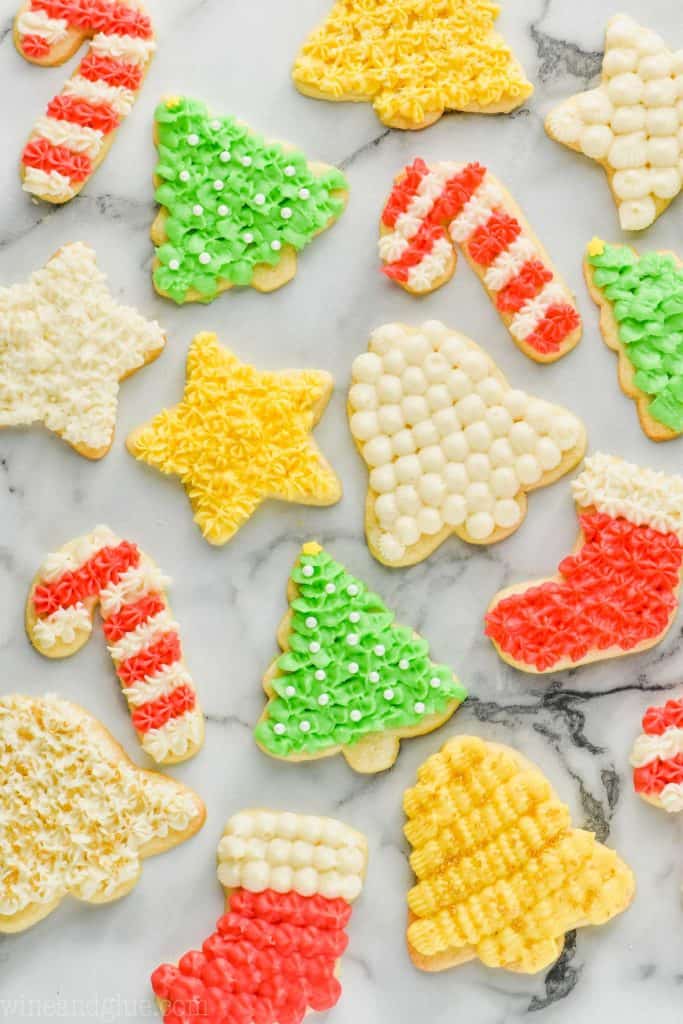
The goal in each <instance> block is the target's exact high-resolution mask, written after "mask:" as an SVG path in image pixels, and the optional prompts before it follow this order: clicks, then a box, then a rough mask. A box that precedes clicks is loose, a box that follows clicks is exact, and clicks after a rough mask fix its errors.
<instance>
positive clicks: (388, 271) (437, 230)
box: [382, 220, 446, 281]
mask: <svg viewBox="0 0 683 1024" xmlns="http://www.w3.org/2000/svg"><path fill="white" fill-rule="evenodd" d="M445 237H446V231H445V229H444V228H443V227H442V226H441V225H440V224H432V223H430V221H427V220H426V221H425V222H424V223H423V224H422V226H421V227H420V230H419V231H418V233H417V234H416V235H415V237H414V238H413V239H412V240H411V242H410V244H409V246H408V248H407V249H406V250H405V252H404V253H403V255H402V256H401V258H400V260H396V261H395V262H394V263H387V265H386V266H385V267H382V273H383V274H384V275H385V276H386V277H390V278H391V279H392V280H394V281H407V280H408V273H409V271H410V268H411V267H415V266H417V264H418V263H421V262H422V260H423V259H424V258H425V256H427V255H428V253H430V252H431V251H432V249H433V248H434V243H435V242H436V241H437V240H438V239H439V238H445Z"/></svg>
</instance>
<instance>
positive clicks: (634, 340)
mask: <svg viewBox="0 0 683 1024" xmlns="http://www.w3.org/2000/svg"><path fill="white" fill-rule="evenodd" d="M584 270H585V274H586V280H587V282H588V287H589V289H590V293H591V295H592V296H593V299H594V300H595V302H596V303H597V304H598V305H599V306H600V310H601V315H600V328H601V330H602V335H603V337H604V339H605V341H606V343H607V345H609V347H610V348H611V349H613V350H614V351H615V352H617V353H618V355H619V383H620V385H621V387H622V389H623V391H624V392H625V393H626V394H627V395H628V396H629V397H630V398H633V399H635V401H636V404H637V408H638V417H639V419H640V423H641V426H642V428H643V430H644V431H645V433H646V434H647V436H648V437H650V438H652V439H653V440H654V441H668V440H669V439H670V438H673V437H678V436H679V435H680V434H682V433H683V266H682V265H681V263H680V261H679V260H678V258H677V257H676V256H675V254H674V253H670V252H647V253H645V254H644V255H642V256H640V255H639V254H638V253H637V252H636V250H635V249H632V248H631V247H630V246H628V245H608V244H607V243H606V242H603V241H602V239H600V238H594V239H593V240H592V241H591V242H590V244H589V246H588V251H587V253H586V258H585V262H584Z"/></svg>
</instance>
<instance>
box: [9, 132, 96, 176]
mask: <svg viewBox="0 0 683 1024" xmlns="http://www.w3.org/2000/svg"><path fill="white" fill-rule="evenodd" d="M21 162H22V163H23V165H24V166H25V167H37V168H38V169H39V170H41V171H45V172H46V173H47V174H49V173H50V171H57V172H58V173H59V174H63V175H64V176H65V177H66V178H70V179H71V181H73V182H79V181H85V179H86V178H88V177H89V176H90V175H91V174H92V169H93V168H92V160H91V159H90V157H89V156H88V155H87V154H86V153H75V152H74V151H73V150H72V149H69V147H68V146H55V145H53V144H52V143H51V142H50V141H49V140H48V139H43V138H38V139H31V141H30V142H29V143H27V145H26V146H25V147H24V152H23V153H22V155H21Z"/></svg>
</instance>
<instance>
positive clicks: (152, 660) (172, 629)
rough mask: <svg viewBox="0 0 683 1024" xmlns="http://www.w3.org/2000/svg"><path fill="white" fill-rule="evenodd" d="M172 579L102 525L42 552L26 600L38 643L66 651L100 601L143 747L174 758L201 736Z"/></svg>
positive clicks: (47, 650) (54, 654)
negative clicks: (170, 590)
mask: <svg viewBox="0 0 683 1024" xmlns="http://www.w3.org/2000/svg"><path fill="white" fill-rule="evenodd" d="M170 582H171V581H170V580H169V579H168V578H167V577H166V576H163V575H162V573H161V572H160V571H159V569H157V567H156V565H155V564H154V562H153V561H152V560H151V558H149V556H148V555H145V554H144V552H142V551H140V549H139V548H138V546H137V545H136V544H132V543H131V542H130V541H127V540H121V539H120V538H119V537H117V536H116V535H115V534H114V533H112V531H111V530H110V529H109V527H107V526H98V527H96V529H95V530H93V532H92V533H89V534H87V535H86V536H85V537H78V538H76V540H72V541H69V543H68V544H65V545H64V547H62V548H60V549H59V551H55V552H54V553H52V554H50V555H48V557H47V559H46V560H45V562H44V563H43V565H42V566H41V567H40V569H39V571H38V574H37V576H36V578H35V580H34V581H33V584H32V586H31V592H30V594H29V596H28V601H27V602H26V630H27V632H28V636H29V639H30V641H31V643H32V644H33V646H34V647H35V648H36V650H38V651H40V653H41V654H44V655H46V657H48V658H66V657H68V656H69V655H71V654H75V652H76V651H79V650H80V649H81V647H83V645H84V644H86V643H87V642H88V639H89V637H90V634H91V632H92V625H93V615H94V612H95V606H96V605H97V604H99V606H100V612H101V615H102V626H103V630H104V635H105V638H106V640H107V645H108V649H109V653H110V655H111V657H112V660H113V662H114V666H115V668H116V674H117V675H118V677H119V680H120V682H121V686H122V687H123V693H124V696H125V697H126V700H127V701H128V705H129V708H130V712H131V718H132V722H133V726H134V728H135V730H136V732H137V734H138V739H139V740H140V743H141V745H142V749H143V750H144V751H145V753H147V754H149V756H150V757H151V758H153V760H155V761H157V762H158V763H160V764H176V763H177V762H178V761H186V760H187V759H188V758H189V757H192V756H193V755H194V754H196V753H197V751H198V750H199V748H200V747H201V745H202V743H203V742H204V717H203V715H202V710H201V708H200V706H199V700H198V698H197V692H196V690H195V688H194V683H193V682H192V677H191V676H190V673H189V672H188V670H187V666H186V665H185V662H184V660H183V651H182V646H181V642H180V633H179V627H178V623H177V622H175V621H174V619H173V615H172V614H171V609H170V607H169V604H168V600H167V598H166V593H165V591H166V587H167V586H168V584H169V583H170Z"/></svg>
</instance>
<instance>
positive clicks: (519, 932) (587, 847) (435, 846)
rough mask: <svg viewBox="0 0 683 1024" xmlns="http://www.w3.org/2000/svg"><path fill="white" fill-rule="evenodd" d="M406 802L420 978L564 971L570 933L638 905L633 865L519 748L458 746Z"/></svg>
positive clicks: (426, 773) (412, 943)
mask: <svg viewBox="0 0 683 1024" xmlns="http://www.w3.org/2000/svg"><path fill="white" fill-rule="evenodd" d="M403 803H404V807H405V812H406V815H407V816H408V824H407V825H406V827H405V833H406V836H407V838H408V841H409V842H410V844H411V846H412V847H413V853H412V854H411V857H410V863H411V866H412V868H413V871H414V872H415V874H416V875H417V884H416V885H415V887H414V888H413V889H411V890H410V892H409V894H408V906H409V908H410V916H409V925H408V949H409V952H410V956H411V958H412V960H413V962H414V964H415V965H416V967H419V968H420V969H421V970H424V971H442V970H446V969H447V968H449V967H457V966H459V965H460V964H463V963H466V962H467V961H468V960H474V959H479V960H481V962H482V963H484V964H486V966H487V967H502V968H504V969H505V970H508V971H518V972H520V973H523V974H535V973H536V972H537V971H540V970H543V968H545V967H549V966H550V965H551V964H552V963H553V962H554V961H555V960H557V958H558V956H559V955H560V953H561V952H562V947H563V946H564V937H565V933H566V932H568V931H571V930H573V929H574V928H579V927H582V926H584V925H589V924H591V925H596V924H604V923H605V922H606V921H609V920H610V919H611V918H612V917H614V916H615V915H616V914H620V913H621V912H622V911H623V910H625V909H626V907H627V906H628V905H629V903H630V902H631V899H632V898H633V893H634V889H635V880H634V878H633V875H632V873H631V871H630V870H629V868H628V867H627V866H626V864H624V862H623V861H622V860H621V859H620V858H619V857H618V856H617V854H616V853H615V852H614V850H610V849H608V847H606V846H603V845H602V843H599V842H597V840H596V839H595V836H594V835H593V833H592V832H584V831H583V830H582V829H575V828H572V824H571V817H570V814H569V809H568V808H567V807H566V806H565V804H563V803H561V801H560V800H559V798H558V797H557V794H556V793H555V791H554V790H553V788H552V786H551V785H550V783H549V782H548V780H547V779H546V778H545V777H544V775H543V774H542V773H541V772H540V771H539V769H538V768H537V767H536V766H535V765H533V764H531V763H530V762H528V761H526V760H525V759H524V758H523V757H522V756H521V755H520V754H518V753H517V751H515V750H512V749H511V748H510V747H504V746H500V745H499V744H497V743H486V742H485V741H484V740H481V739H479V738H478V737H475V736H458V737H455V738H454V739H451V740H449V741H448V742H447V743H446V745H445V746H444V747H443V748H442V750H441V751H440V752H439V753H438V754H434V755H433V756H432V757H430V758H429V759H428V760H427V761H425V763H424V764H423V765H422V767H421V768H420V769H419V770H418V781H417V784H416V785H415V786H414V787H413V788H412V789H409V790H408V791H407V792H406V794H405V798H404V801H403Z"/></svg>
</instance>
